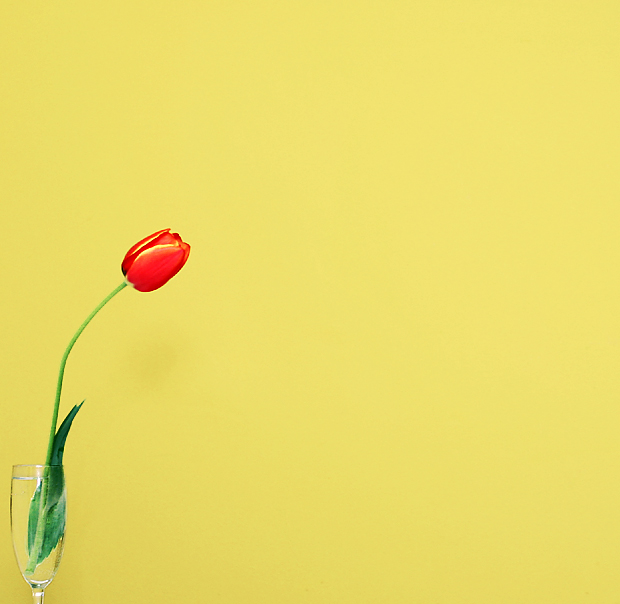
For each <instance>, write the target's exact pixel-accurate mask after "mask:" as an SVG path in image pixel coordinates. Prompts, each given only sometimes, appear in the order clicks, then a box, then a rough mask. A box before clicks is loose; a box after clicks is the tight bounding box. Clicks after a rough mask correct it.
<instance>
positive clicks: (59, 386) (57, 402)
mask: <svg viewBox="0 0 620 604" xmlns="http://www.w3.org/2000/svg"><path fill="white" fill-rule="evenodd" d="M127 285H128V284H127V282H126V281H123V282H122V283H121V284H120V285H119V286H118V287H117V288H116V289H115V290H114V291H113V292H112V293H111V294H109V295H108V296H107V297H106V298H105V299H104V300H103V302H101V303H100V304H99V306H97V308H95V310H93V312H91V313H90V315H88V317H87V318H86V320H85V321H84V323H82V325H80V328H79V329H78V330H77V331H76V332H75V335H74V336H73V337H72V338H71V341H70V342H69V346H67V349H66V350H65V353H64V354H63V355H62V360H61V361H60V371H59V373H58V382H57V384H56V399H55V401H54V413H53V415H52V427H51V429H50V437H49V443H48V445H47V456H46V458H45V465H46V466H48V465H49V464H50V461H51V459H52V448H53V446H54V436H55V435H56V424H57V423H58V409H59V408H60V393H61V391H62V378H63V376H64V375H65V365H66V364H67V357H68V356H69V353H70V352H71V349H72V348H73V345H74V344H75V342H76V341H77V339H78V338H79V337H80V334H81V333H82V332H83V331H84V329H86V326H87V325H88V324H89V323H90V322H91V320H92V319H93V317H94V316H95V315H96V314H97V313H98V312H99V311H100V310H101V309H102V308H103V307H104V306H105V305H106V304H107V303H108V302H109V301H110V300H111V299H112V298H113V297H114V296H116V294H118V292H120V291H121V290H122V289H124V288H125V287H127Z"/></svg>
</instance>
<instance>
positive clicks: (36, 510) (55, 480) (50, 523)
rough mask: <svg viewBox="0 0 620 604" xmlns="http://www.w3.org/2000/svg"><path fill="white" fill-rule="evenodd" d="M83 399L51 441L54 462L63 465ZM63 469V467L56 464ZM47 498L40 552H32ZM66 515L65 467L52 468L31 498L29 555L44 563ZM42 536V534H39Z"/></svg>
mask: <svg viewBox="0 0 620 604" xmlns="http://www.w3.org/2000/svg"><path fill="white" fill-rule="evenodd" d="M83 404H84V401H82V402H81V403H80V404H79V405H75V406H74V407H73V409H71V411H70V412H69V413H68V415H67V417H65V420H64V421H63V422H62V424H61V425H60V428H58V430H57V432H56V434H55V435H54V443H53V445H52V455H51V460H50V465H51V466H62V457H63V454H64V452H65V443H66V440H67V435H68V434H69V429H70V428H71V424H72V422H73V419H74V418H75V416H76V415H77V412H78V411H79V410H80V408H81V407H82V405H83ZM56 470H60V468H56ZM42 498H43V501H44V504H43V505H44V506H45V508H44V510H43V514H42V515H41V521H42V522H43V523H44V525H43V526H44V529H43V542H42V544H41V549H40V550H39V552H38V554H37V553H36V552H33V551H32V550H33V548H34V542H35V539H36V534H37V525H38V523H39V516H40V508H41V499H42ZM66 518H67V496H66V491H65V480H64V476H63V474H62V471H61V470H60V471H55V469H54V468H49V473H48V474H47V476H46V477H45V478H44V479H43V480H39V484H38V486H37V489H36V491H35V492H34V495H33V496H32V499H31V500H30V510H29V511H28V555H36V558H37V559H36V562H35V565H36V564H41V562H43V560H45V558H47V557H48V556H49V555H50V554H51V553H52V550H53V549H54V548H55V547H56V546H57V545H58V542H59V541H60V539H61V537H62V536H63V535H64V532H65V522H66ZM39 539H41V535H39Z"/></svg>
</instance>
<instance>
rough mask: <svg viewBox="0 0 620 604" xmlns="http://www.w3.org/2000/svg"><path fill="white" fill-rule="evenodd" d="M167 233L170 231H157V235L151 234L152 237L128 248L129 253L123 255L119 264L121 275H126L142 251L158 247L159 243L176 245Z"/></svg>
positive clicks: (174, 240)
mask: <svg viewBox="0 0 620 604" xmlns="http://www.w3.org/2000/svg"><path fill="white" fill-rule="evenodd" d="M169 231H170V229H163V230H162V231H157V233H153V234H152V235H149V236H148V237H145V238H144V239H142V240H141V241H138V243H136V245H134V246H132V247H131V248H129V251H128V252H127V253H126V254H125V258H123V262H122V263H121V270H122V271H123V275H126V274H127V271H128V270H129V268H130V267H131V265H132V264H133V262H134V260H135V259H136V257H137V256H138V255H139V254H141V253H142V251H143V250H145V249H148V248H150V247H153V246H154V245H159V244H160V243H172V244H176V239H175V238H174V236H173V235H171V234H170V232H169Z"/></svg>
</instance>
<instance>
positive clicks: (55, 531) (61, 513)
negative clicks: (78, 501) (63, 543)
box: [37, 489, 67, 564]
mask: <svg viewBox="0 0 620 604" xmlns="http://www.w3.org/2000/svg"><path fill="white" fill-rule="evenodd" d="M66 520H67V496H66V494H65V491H64V489H63V492H62V495H61V496H60V499H59V500H58V503H56V504H55V505H53V506H52V507H51V508H48V509H47V511H46V514H45V534H44V536H43V546H42V547H41V553H40V554H39V559H38V561H37V564H40V563H41V562H43V560H45V558H47V557H48V556H49V555H50V554H51V553H52V550H53V549H54V548H55V547H56V546H57V545H58V542H59V541H60V539H61V537H62V536H63V535H64V534H65V523H66Z"/></svg>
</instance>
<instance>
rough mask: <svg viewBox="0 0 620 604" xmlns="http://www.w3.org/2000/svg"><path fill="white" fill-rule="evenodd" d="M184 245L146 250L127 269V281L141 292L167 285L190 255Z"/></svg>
mask: <svg viewBox="0 0 620 604" xmlns="http://www.w3.org/2000/svg"><path fill="white" fill-rule="evenodd" d="M183 245H184V246H187V248H188V249H184V247H183V246H181V245H179V246H170V245H166V246H162V247H154V248H150V249H147V250H144V251H143V252H142V253H140V254H139V255H138V256H137V257H136V258H135V260H134V261H133V264H132V265H131V266H130V267H129V270H128V271H127V275H126V276H127V281H128V282H129V283H131V285H133V286H134V288H135V289H137V290H138V291H141V292H150V291H153V290H155V289H159V288H160V287H161V286H162V285H165V284H166V283H167V282H168V281H169V280H170V279H171V278H172V277H174V276H175V275H176V274H177V273H178V272H179V271H180V270H181V268H183V265H184V264H185V262H186V261H187V257H188V256H189V246H188V245H187V244H183Z"/></svg>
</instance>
